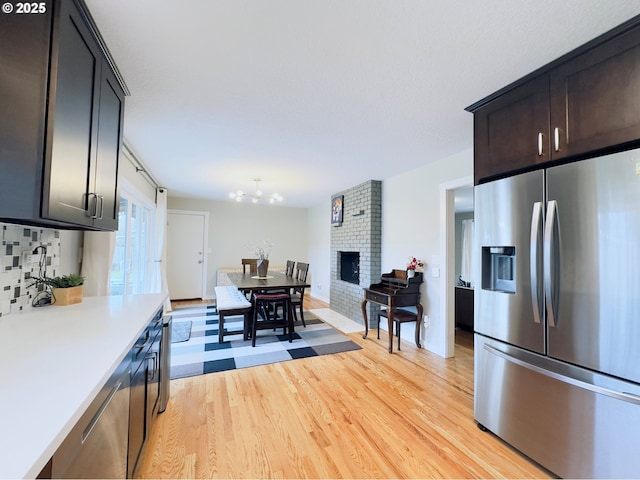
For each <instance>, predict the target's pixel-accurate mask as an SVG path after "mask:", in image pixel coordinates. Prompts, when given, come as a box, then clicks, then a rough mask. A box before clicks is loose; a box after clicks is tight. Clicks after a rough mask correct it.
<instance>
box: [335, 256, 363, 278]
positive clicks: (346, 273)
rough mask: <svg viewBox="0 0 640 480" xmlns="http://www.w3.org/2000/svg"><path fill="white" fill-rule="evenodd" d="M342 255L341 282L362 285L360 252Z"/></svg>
mask: <svg viewBox="0 0 640 480" xmlns="http://www.w3.org/2000/svg"><path fill="white" fill-rule="evenodd" d="M339 253H340V280H343V281H345V282H349V283H355V284H356V285H358V284H359V283H360V252H339Z"/></svg>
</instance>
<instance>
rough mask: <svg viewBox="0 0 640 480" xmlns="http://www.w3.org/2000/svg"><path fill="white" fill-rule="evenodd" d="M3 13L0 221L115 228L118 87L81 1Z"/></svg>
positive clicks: (121, 87)
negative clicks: (36, 11)
mask: <svg viewBox="0 0 640 480" xmlns="http://www.w3.org/2000/svg"><path fill="white" fill-rule="evenodd" d="M40 5H42V6H43V8H44V11H43V12H41V13H40V14H37V15H18V14H7V15H3V18H2V22H3V23H2V28H1V29H0V44H2V45H10V46H11V48H2V49H0V64H1V65H2V68H1V69H0V105H2V109H1V110H0V165H2V175H1V176H0V221H4V222H9V223H22V224H30V225H42V226H50V227H56V228H70V229H86V230H116V229H117V227H118V206H119V198H118V164H119V156H120V150H121V144H122V125H123V117H124V97H125V86H124V83H123V82H122V81H121V79H120V77H119V75H118V73H117V69H116V68H115V65H114V63H113V61H112V59H111V57H110V55H109V54H108V50H107V48H106V46H105V45H104V43H103V42H102V41H101V37H100V35H99V33H98V31H97V28H96V27H95V25H94V23H93V20H92V19H91V16H90V15H89V13H88V11H87V9H86V6H85V5H84V3H83V2H82V0H56V1H51V2H46V4H45V3H42V4H40Z"/></svg>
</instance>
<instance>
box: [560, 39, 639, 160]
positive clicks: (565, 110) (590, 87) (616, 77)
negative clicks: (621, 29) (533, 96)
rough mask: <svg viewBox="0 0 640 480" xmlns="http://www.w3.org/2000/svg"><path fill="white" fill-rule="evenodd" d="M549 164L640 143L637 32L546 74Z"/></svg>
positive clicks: (595, 49) (613, 40) (607, 43)
mask: <svg viewBox="0 0 640 480" xmlns="http://www.w3.org/2000/svg"><path fill="white" fill-rule="evenodd" d="M550 85H551V86H550V90H551V128H552V133H554V130H555V129H556V128H557V129H558V132H557V135H558V140H559V145H558V147H557V148H558V150H557V151H556V146H555V145H554V151H553V152H552V158H553V159H560V158H564V157H568V156H572V155H577V154H581V153H586V152H591V151H595V150H599V149H603V148H607V147H612V146H615V145H620V144H623V143H626V142H630V141H635V140H638V139H640V29H635V30H631V31H629V32H627V33H625V34H623V35H621V36H619V37H616V38H614V39H612V40H610V41H608V42H606V43H604V44H602V45H600V46H598V47H596V48H594V49H592V50H589V51H588V52H586V53H584V54H582V55H580V56H578V57H576V58H575V59H573V60H571V61H569V62H567V63H564V64H562V65H560V66H559V67H558V68H556V69H555V70H553V71H552V72H551V83H550Z"/></svg>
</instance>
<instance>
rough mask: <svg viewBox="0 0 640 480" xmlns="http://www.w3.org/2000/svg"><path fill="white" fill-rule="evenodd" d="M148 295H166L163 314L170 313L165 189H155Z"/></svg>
mask: <svg viewBox="0 0 640 480" xmlns="http://www.w3.org/2000/svg"><path fill="white" fill-rule="evenodd" d="M151 287H152V291H151V292H150V293H163V294H165V295H167V300H166V301H165V304H164V310H165V312H170V311H171V301H170V300H169V288H168V285H167V189H166V188H158V189H156V241H155V258H154V268H153V273H152V281H151Z"/></svg>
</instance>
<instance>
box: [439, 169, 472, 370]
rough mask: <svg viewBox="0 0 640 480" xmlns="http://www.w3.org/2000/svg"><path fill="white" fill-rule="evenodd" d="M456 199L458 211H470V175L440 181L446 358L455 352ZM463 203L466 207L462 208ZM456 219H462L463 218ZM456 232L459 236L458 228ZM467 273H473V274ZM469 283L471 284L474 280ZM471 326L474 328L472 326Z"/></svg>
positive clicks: (457, 277)
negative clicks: (448, 180)
mask: <svg viewBox="0 0 640 480" xmlns="http://www.w3.org/2000/svg"><path fill="white" fill-rule="evenodd" d="M456 200H457V203H458V210H460V211H461V210H467V214H468V213H469V212H470V211H472V210H473V207H472V206H473V177H464V178H460V179H457V180H453V181H451V182H446V183H442V184H440V206H441V209H440V212H441V216H440V251H441V252H442V256H443V260H444V268H443V269H442V279H441V282H440V288H441V292H440V298H441V299H442V301H441V302H440V318H443V319H444V320H445V328H444V331H443V338H441V341H442V345H443V347H444V348H443V354H444V355H443V356H444V357H445V358H448V357H453V356H454V354H455V341H456V319H455V312H456V308H455V295H456V285H457V282H458V280H460V278H459V277H460V276H461V273H457V272H458V271H460V270H458V269H456V244H457V242H456V230H457V229H456ZM469 202H471V206H469ZM462 205H466V206H465V207H462ZM461 213H462V212H461ZM459 220H460V222H462V218H459ZM460 230H461V229H460ZM459 235H460V237H461V236H462V232H461V231H460V233H459ZM472 243H473V242H472ZM471 265H473V260H471ZM468 275H469V276H472V275H473V273H471V274H468ZM469 282H470V283H471V284H473V279H471V280H470V281H469ZM467 304H468V303H467ZM472 329H473V327H471V330H472ZM469 338H470V339H471V341H472V340H473V336H472V335H469Z"/></svg>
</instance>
